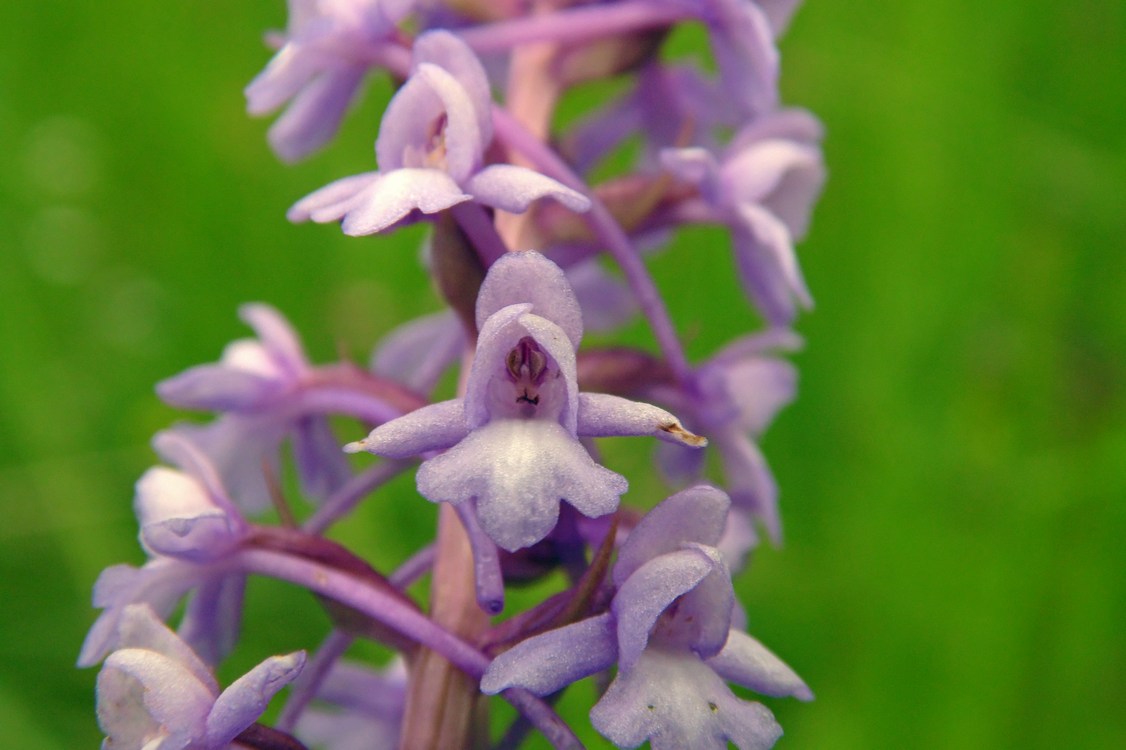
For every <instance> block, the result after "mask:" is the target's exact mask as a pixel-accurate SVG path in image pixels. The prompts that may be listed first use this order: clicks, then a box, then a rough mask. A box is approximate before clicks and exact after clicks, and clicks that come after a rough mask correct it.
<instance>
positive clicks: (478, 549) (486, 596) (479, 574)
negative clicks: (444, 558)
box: [455, 501, 504, 615]
mask: <svg viewBox="0 0 1126 750" xmlns="http://www.w3.org/2000/svg"><path fill="white" fill-rule="evenodd" d="M455 509H456V510H457V515H458V518H460V519H461V525H462V526H464V527H465V534H466V536H468V537H469V546H470V547H472V548H473V574H474V575H473V577H474V580H475V581H476V583H477V606H479V607H480V608H481V609H482V610H483V611H484V612H486V613H487V614H490V615H499V614H500V613H501V610H503V609H504V576H503V575H501V572H500V554H499V553H498V552H497V545H496V543H495V542H494V541H493V540H492V539H490V538H489V535H488V534H486V533H485V532H484V530H483V529H482V528H481V524H480V523H479V522H478V521H477V504H476V503H475V502H473V501H470V502H464V503H458V505H457V506H455Z"/></svg>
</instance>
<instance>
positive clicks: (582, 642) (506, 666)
mask: <svg viewBox="0 0 1126 750" xmlns="http://www.w3.org/2000/svg"><path fill="white" fill-rule="evenodd" d="M728 507H729V500H728V499H727V496H726V495H724V493H722V492H720V491H719V490H717V489H715V488H712V487H707V486H699V487H693V488H690V489H687V490H684V491H682V492H679V493H677V494H676V495H673V496H672V497H670V498H668V499H666V500H665V501H664V502H662V503H661V504H660V505H658V506H657V507H656V508H654V509H653V510H652V511H650V512H649V513H648V514H647V515H646V516H645V517H644V518H643V519H642V521H641V522H640V523H639V524H638V525H637V527H635V528H634V530H633V531H632V532H630V535H629V537H627V539H626V541H625V543H624V544H623V545H622V548H621V550H620V552H619V554H618V561H617V563H616V564H615V566H614V568H613V572H612V578H613V583H614V585H615V586H616V587H617V593H616V594H615V595H614V599H613V601H612V603H611V605H610V611H608V612H606V613H604V614H601V615H597V616H595V617H591V618H588V619H586V620H581V621H579V622H577V623H574V624H572V625H566V626H564V627H562V628H558V629H556V630H551V631H548V632H546V633H543V634H541V635H537V636H533V637H531V638H529V639H527V640H525V641H523V642H521V643H519V644H518V645H516V646H515V647H514V648H512V649H510V650H508V651H506V652H504V653H502V654H501V655H500V656H498V657H497V658H496V659H494V660H493V662H492V664H491V665H490V666H489V669H488V670H487V671H486V673H485V676H484V677H483V678H482V680H481V689H482V691H484V692H485V693H488V694H495V693H497V692H499V691H500V690H504V689H506V688H510V687H524V688H527V689H529V690H531V691H532V692H534V693H536V694H538V695H548V694H551V693H553V692H555V691H557V690H559V689H561V688H563V687H565V686H566V685H568V684H570V683H572V682H575V681H576V680H579V679H582V678H583V677H586V676H589V675H591V674H594V673H596V672H600V671H602V670H605V669H609V668H610V667H612V666H613V665H614V664H617V665H618V673H617V676H616V677H615V678H614V680H613V682H611V683H610V686H609V687H608V688H607V690H606V692H605V693H604V694H603V696H602V698H601V700H599V701H598V703H597V704H596V705H595V706H594V708H593V709H591V712H590V718H591V722H592V723H593V724H594V727H595V728H596V729H597V730H598V731H599V732H600V733H602V735H603V736H605V737H607V738H608V739H609V740H610V741H611V742H613V743H614V744H615V745H617V746H618V747H623V748H628V747H637V746H639V745H641V744H642V743H644V742H645V741H646V740H648V741H649V742H650V743H651V746H652V747H653V749H654V750H679V748H693V749H694V750H695V749H697V748H699V749H700V750H724V748H726V747H727V743H728V742H729V741H730V742H733V743H735V745H736V746H737V747H739V748H740V750H757V749H759V748H763V749H764V748H769V747H772V746H773V745H774V743H775V741H777V739H778V737H779V736H781V734H782V730H781V727H779V726H778V723H777V722H776V721H775V720H774V717H773V716H772V715H771V713H770V711H769V710H767V709H766V708H765V707H764V706H762V705H761V704H758V703H753V702H748V701H744V700H741V699H739V698H737V697H736V696H735V695H734V694H732V692H731V690H730V688H728V687H727V684H726V683H727V682H729V681H730V682H735V683H738V684H740V685H743V686H745V687H749V688H751V689H752V690H755V691H756V692H758V693H762V694H764V695H771V696H794V697H797V698H799V699H802V700H809V699H812V697H813V694H812V693H811V692H810V690H809V688H808V687H807V686H806V685H805V683H804V682H802V680H801V678H799V677H798V676H797V675H796V674H795V673H794V672H793V670H791V669H790V668H789V667H788V666H786V665H785V664H784V663H783V662H782V661H781V660H780V659H779V658H778V657H777V656H775V655H774V654H772V653H771V652H770V651H768V650H767V649H766V648H765V647H764V646H763V645H762V644H760V643H759V642H758V641H756V640H755V639H753V638H751V637H750V636H749V635H747V634H746V633H743V632H742V631H740V630H737V629H734V628H732V618H733V611H734V592H733V591H732V588H731V578H730V575H729V573H728V570H727V567H726V565H725V564H724V561H723V557H722V555H721V554H720V553H719V551H718V550H717V549H716V548H715V547H714V545H715V544H717V543H718V542H719V540H720V538H721V536H722V534H723V530H724V527H725V524H726V518H727V511H728Z"/></svg>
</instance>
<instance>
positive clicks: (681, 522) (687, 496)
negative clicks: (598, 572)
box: [614, 484, 731, 586]
mask: <svg viewBox="0 0 1126 750" xmlns="http://www.w3.org/2000/svg"><path fill="white" fill-rule="evenodd" d="M730 507H731V501H730V500H728V498H727V495H726V494H724V493H723V492H722V491H721V490H718V489H716V488H715V487H710V486H708V485H703V484H702V485H698V486H696V487H689V488H688V489H686V490H681V491H680V492H678V493H676V494H675V495H672V496H671V497H669V498H667V499H665V500H663V501H662V502H661V503H660V504H659V505H657V507H655V508H653V509H652V510H651V511H649V512H648V513H646V514H645V516H644V517H643V518H642V519H641V521H640V523H638V524H637V526H635V527H634V529H633V531H631V532H630V533H629V536H628V537H626V541H625V543H624V544H623V545H622V547H621V549H620V550H619V551H618V562H617V563H616V564H615V565H614V583H615V584H617V585H619V586H620V585H622V584H623V583H624V582H625V580H626V579H627V578H629V577H630V576H631V575H633V573H634V571H636V570H637V569H638V568H640V567H641V566H642V565H644V564H645V563H646V562H648V561H649V560H653V559H655V558H657V557H659V556H660V555H664V554H666V553H669V552H675V551H677V550H679V549H680V548H681V545H682V544H684V543H685V542H696V543H698V544H706V545H710V546H715V544H716V543H717V542H718V541H719V540H720V537H721V536H722V535H723V528H724V524H725V523H726V521H727V510H728V508H730Z"/></svg>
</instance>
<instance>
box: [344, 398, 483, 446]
mask: <svg viewBox="0 0 1126 750" xmlns="http://www.w3.org/2000/svg"><path fill="white" fill-rule="evenodd" d="M468 432H469V427H468V426H467V425H466V422H465V408H464V406H463V403H462V400H461V399H452V400H450V401H440V402H438V403H436V404H430V405H429V406H424V407H422V408H421V409H415V410H414V411H412V412H410V413H409V414H404V415H403V416H401V417H399V418H398V419H392V420H391V421H390V422H385V423H384V424H381V425H379V426H378V427H376V428H375V429H374V430H372V431H371V433H369V434H368V436H367V437H366V438H364V439H363V440H359V441H357V442H354V443H348V444H347V445H345V446H344V452H345V453H359V452H360V451H367V452H368V453H374V454H375V455H377V456H386V457H387V458H409V457H410V456H417V455H419V454H420V453H426V452H427V451H434V450H442V449H443V448H449V447H450V446H452V445H454V444H455V443H457V442H458V441H460V440H462V439H463V438H465V436H466V435H467V434H468Z"/></svg>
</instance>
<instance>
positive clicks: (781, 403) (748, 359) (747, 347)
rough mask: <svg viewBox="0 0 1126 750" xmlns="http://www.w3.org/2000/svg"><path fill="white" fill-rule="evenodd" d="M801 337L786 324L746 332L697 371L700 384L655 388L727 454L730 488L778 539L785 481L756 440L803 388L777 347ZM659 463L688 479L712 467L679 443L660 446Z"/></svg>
mask: <svg viewBox="0 0 1126 750" xmlns="http://www.w3.org/2000/svg"><path fill="white" fill-rule="evenodd" d="M800 343H801V340H800V339H799V338H798V337H797V336H796V335H795V334H793V333H791V332H789V331H785V330H772V331H768V332H766V333H761V334H757V335H754V336H746V337H743V338H741V339H738V340H736V341H734V342H732V343H731V344H729V345H728V346H726V347H724V348H723V349H722V350H720V351H719V352H718V353H716V354H715V355H714V356H713V357H712V358H711V359H709V360H708V361H707V362H706V363H704V364H703V365H701V366H700V367H699V368H698V369H697V370H696V374H695V378H694V382H695V387H694V388H692V389H672V388H659V389H654V391H653V394H652V395H653V397H654V398H655V399H656V400H658V401H660V402H661V403H663V404H665V405H666V406H668V407H669V408H671V409H673V410H674V411H676V412H677V414H680V415H682V416H683V418H684V420H685V423H686V425H687V426H688V427H690V428H691V429H693V430H695V431H696V432H699V433H700V434H702V435H705V436H707V438H708V441H709V444H710V446H711V448H712V449H714V450H715V451H716V452H717V453H718V454H719V456H720V460H721V463H722V465H723V474H724V482H723V486H724V489H725V490H726V491H727V493H728V494H729V495H730V496H731V501H732V503H733V504H734V507H735V509H736V510H737V511H739V512H741V513H746V514H748V515H749V516H750V517H751V518H753V519H755V520H757V521H758V522H759V523H761V524H762V525H763V526H764V527H765V528H766V531H767V533H768V534H769V535H770V538H771V540H772V541H773V542H774V543H775V544H777V543H779V542H780V541H781V538H782V522H781V518H780V516H779V513H778V484H777V482H776V481H775V479H774V475H773V473H772V472H771V471H770V467H769V466H768V465H767V463H766V458H765V457H764V456H763V454H762V451H761V450H760V449H759V447H758V444H757V442H756V441H757V440H758V439H759V438H760V437H761V436H762V434H763V433H764V432H766V429H767V427H769V426H770V424H771V422H773V421H774V417H775V415H776V414H777V413H778V411H779V410H781V409H782V408H783V407H785V406H786V405H787V404H789V403H790V402H791V401H792V400H793V399H794V396H795V394H796V391H797V369H796V368H795V367H794V366H793V364H791V363H790V362H788V361H787V360H785V359H782V358H781V357H780V356H778V355H777V354H776V352H780V351H788V350H794V349H797V348H798V347H799V346H800ZM657 463H658V465H659V467H660V468H661V471H662V472H663V473H664V474H665V475H666V476H668V477H669V479H671V480H672V481H674V482H676V483H677V484H681V485H683V484H687V483H689V482H693V481H696V480H698V479H699V478H700V476H702V474H703V471H704V456H703V455H702V454H701V453H700V452H699V451H687V450H683V449H679V448H677V447H676V446H671V445H662V446H660V448H659V449H658V460H657ZM732 518H733V519H734V518H736V516H735V515H732Z"/></svg>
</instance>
